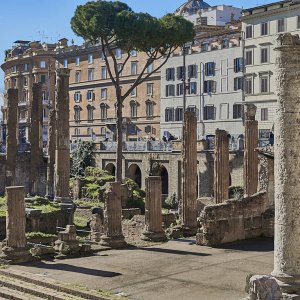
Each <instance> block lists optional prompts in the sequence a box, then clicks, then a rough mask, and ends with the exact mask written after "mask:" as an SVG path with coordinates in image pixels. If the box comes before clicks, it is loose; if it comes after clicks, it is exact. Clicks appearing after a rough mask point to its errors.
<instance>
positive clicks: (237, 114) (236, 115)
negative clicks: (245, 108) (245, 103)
mask: <svg viewBox="0 0 300 300" xmlns="http://www.w3.org/2000/svg"><path fill="white" fill-rule="evenodd" d="M240 118H242V104H233V119H240Z"/></svg>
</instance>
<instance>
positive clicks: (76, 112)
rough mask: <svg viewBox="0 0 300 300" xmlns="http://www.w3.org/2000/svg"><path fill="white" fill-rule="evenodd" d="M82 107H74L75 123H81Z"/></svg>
mask: <svg viewBox="0 0 300 300" xmlns="http://www.w3.org/2000/svg"><path fill="white" fill-rule="evenodd" d="M80 110H81V109H80V107H79V106H75V107H74V119H75V121H80Z"/></svg>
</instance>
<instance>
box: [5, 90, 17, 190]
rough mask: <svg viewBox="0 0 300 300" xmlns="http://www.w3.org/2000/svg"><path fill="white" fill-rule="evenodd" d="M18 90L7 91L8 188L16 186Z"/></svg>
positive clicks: (6, 172)
mask: <svg viewBox="0 0 300 300" xmlns="http://www.w3.org/2000/svg"><path fill="white" fill-rule="evenodd" d="M17 132H18V90H17V89H8V90H7V136H6V148H7V149H6V171H5V174H6V186H11V185H14V182H15V172H16V160H17V153H18V140H17Z"/></svg>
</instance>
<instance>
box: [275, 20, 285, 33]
mask: <svg viewBox="0 0 300 300" xmlns="http://www.w3.org/2000/svg"><path fill="white" fill-rule="evenodd" d="M283 31H285V19H279V20H277V32H283Z"/></svg>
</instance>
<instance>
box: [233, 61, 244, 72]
mask: <svg viewBox="0 0 300 300" xmlns="http://www.w3.org/2000/svg"><path fill="white" fill-rule="evenodd" d="M242 71H243V58H242V57H238V58H235V59H234V73H239V72H242Z"/></svg>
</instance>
